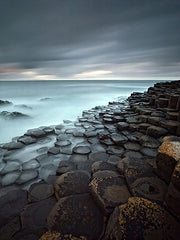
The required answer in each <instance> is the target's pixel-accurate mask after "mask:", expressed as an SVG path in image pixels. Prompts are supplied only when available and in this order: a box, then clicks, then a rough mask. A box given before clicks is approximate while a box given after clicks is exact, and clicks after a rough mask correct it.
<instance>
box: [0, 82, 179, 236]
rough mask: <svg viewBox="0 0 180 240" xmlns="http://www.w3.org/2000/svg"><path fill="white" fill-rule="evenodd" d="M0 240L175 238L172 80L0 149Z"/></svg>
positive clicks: (175, 85) (175, 92) (175, 86)
mask: <svg viewBox="0 0 180 240" xmlns="http://www.w3.org/2000/svg"><path fill="white" fill-rule="evenodd" d="M0 161H1V162H0V239H2V240H5V239H6V240H7V239H12V240H17V239H18V240H21V239H22V240H25V239H26V240H36V239H41V240H44V239H77V240H78V239H82V240H83V239H87V240H98V239H104V240H121V239H122V240H126V239H127V240H133V239H134V240H155V239H156V240H165V239H166V240H167V239H172V240H177V239H180V81H173V82H164V83H157V84H155V85H154V87H150V88H149V89H148V91H147V92H146V93H138V92H136V93H132V94H131V96H130V97H129V98H128V99H127V100H126V101H124V102H119V101H116V102H109V104H108V105H107V106H97V107H95V108H93V109H90V110H86V111H83V113H82V117H79V118H78V119H77V121H75V122H72V121H68V120H65V121H64V123H63V124H60V125H56V126H50V127H40V128H38V129H32V130H28V131H27V132H26V133H25V134H24V135H23V136H20V137H17V138H14V139H13V141H12V142H10V143H7V144H2V145H1V146H0Z"/></svg>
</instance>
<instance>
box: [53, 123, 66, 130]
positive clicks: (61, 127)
mask: <svg viewBox="0 0 180 240" xmlns="http://www.w3.org/2000/svg"><path fill="white" fill-rule="evenodd" d="M63 128H64V125H63V124H59V125H56V126H55V129H57V130H61V129H63Z"/></svg>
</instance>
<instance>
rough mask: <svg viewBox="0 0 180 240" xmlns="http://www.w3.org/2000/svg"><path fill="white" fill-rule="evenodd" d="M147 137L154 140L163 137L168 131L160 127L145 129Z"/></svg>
mask: <svg viewBox="0 0 180 240" xmlns="http://www.w3.org/2000/svg"><path fill="white" fill-rule="evenodd" d="M146 133H147V135H149V136H151V137H154V138H159V137H161V136H164V135H166V134H167V133H168V131H167V130H166V129H164V128H162V127H156V126H151V127H148V128H147V132H146Z"/></svg>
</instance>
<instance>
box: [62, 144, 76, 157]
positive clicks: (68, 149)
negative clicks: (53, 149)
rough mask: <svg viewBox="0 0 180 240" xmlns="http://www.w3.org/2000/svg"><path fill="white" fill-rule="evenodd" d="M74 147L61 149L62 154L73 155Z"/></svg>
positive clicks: (69, 146)
mask: <svg viewBox="0 0 180 240" xmlns="http://www.w3.org/2000/svg"><path fill="white" fill-rule="evenodd" d="M72 152H73V151H72V147H71V145H68V146H65V147H60V153H63V154H68V155H70V154H72Z"/></svg>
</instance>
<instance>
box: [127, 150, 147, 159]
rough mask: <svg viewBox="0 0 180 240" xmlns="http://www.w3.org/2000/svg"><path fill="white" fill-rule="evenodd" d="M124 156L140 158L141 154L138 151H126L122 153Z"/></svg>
mask: <svg viewBox="0 0 180 240" xmlns="http://www.w3.org/2000/svg"><path fill="white" fill-rule="evenodd" d="M123 156H124V157H130V158H131V157H134V158H142V156H143V155H142V154H141V153H140V152H135V151H126V152H125V153H124V154H123Z"/></svg>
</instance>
